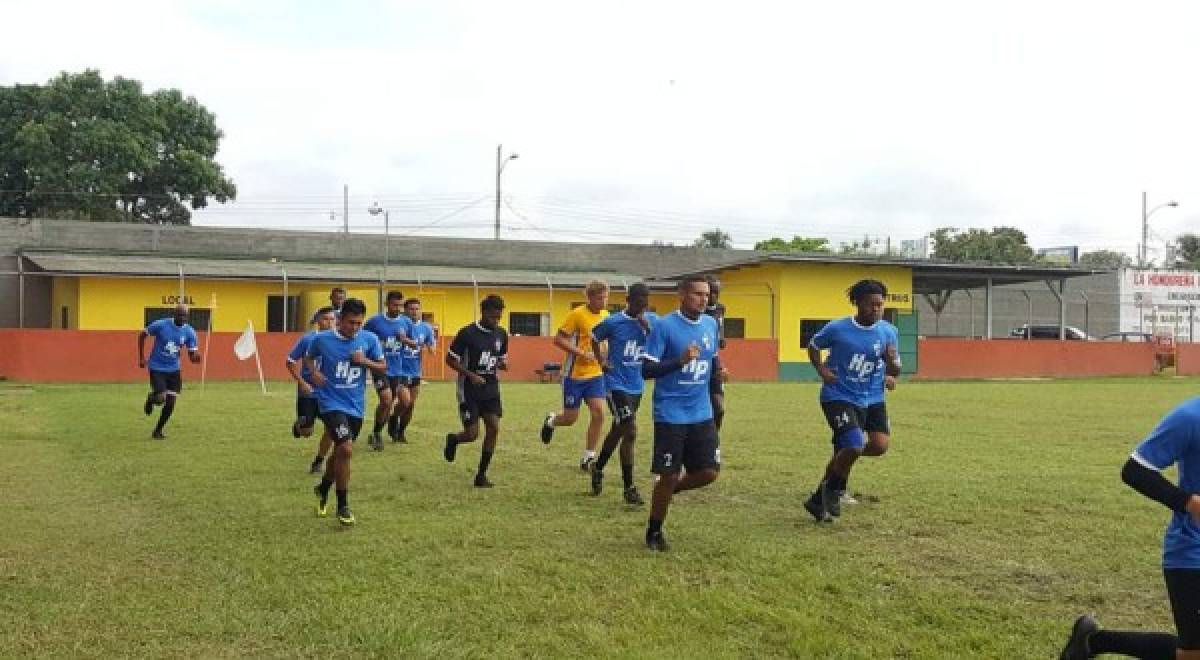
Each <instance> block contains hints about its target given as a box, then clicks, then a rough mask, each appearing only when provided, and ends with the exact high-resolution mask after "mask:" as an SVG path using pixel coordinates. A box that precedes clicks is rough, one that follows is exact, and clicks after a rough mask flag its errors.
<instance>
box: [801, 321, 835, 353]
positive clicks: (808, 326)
mask: <svg viewBox="0 0 1200 660" xmlns="http://www.w3.org/2000/svg"><path fill="white" fill-rule="evenodd" d="M826 323H829V321H828V319H825V320H812V319H810V320H805V321H801V322H800V346H802V347H804V348H808V343H809V342H810V341H812V338H813V335H815V334H817V333H818V332H820V331H821V328H824V327H825V324H826Z"/></svg>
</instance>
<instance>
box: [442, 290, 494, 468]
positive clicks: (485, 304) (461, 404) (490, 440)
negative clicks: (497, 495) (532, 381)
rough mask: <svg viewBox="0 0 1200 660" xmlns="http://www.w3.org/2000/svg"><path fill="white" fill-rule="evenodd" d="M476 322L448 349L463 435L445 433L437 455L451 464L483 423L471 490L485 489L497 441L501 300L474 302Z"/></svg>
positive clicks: (471, 440) (459, 333)
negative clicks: (477, 462) (477, 461)
mask: <svg viewBox="0 0 1200 660" xmlns="http://www.w3.org/2000/svg"><path fill="white" fill-rule="evenodd" d="M479 311H480V315H479V320H478V321H476V322H474V323H471V324H469V325H466V326H463V328H462V329H461V330H459V331H458V334H457V335H455V336H454V341H453V342H452V343H451V344H450V350H449V351H448V352H447V353H446V365H447V366H449V367H450V368H451V369H453V370H454V371H455V372H457V373H458V388H457V393H458V412H459V417H460V418H461V419H462V425H463V430H462V431H461V432H458V433H447V434H446V448H445V450H444V451H443V452H442V456H443V457H444V458H445V459H446V460H447V461H449V462H451V463H453V462H454V457H455V456H456V455H457V452H458V446H459V445H461V444H465V443H468V442H475V439H476V438H478V437H479V420H481V419H482V420H483V425H484V436H483V448H482V451H481V452H480V453H479V469H478V470H477V471H476V472H475V487H476V488H491V487H492V486H493V485H495V484H493V483H492V482H491V481H489V480H488V478H487V470H488V466H489V465H491V462H492V454H494V453H495V452H496V441H497V440H498V439H499V437H500V417H502V416H503V415H504V406H503V405H502V403H501V401H500V379H499V378H498V377H497V375H496V371H497V370H506V369H508V362H507V360H508V332H507V331H505V329H504V328H502V327H500V318H501V316H503V314H504V299H503V298H501V297H500V296H497V295H495V294H492V295H489V296H488V297H486V298H484V299H483V301H482V302H480V303H479Z"/></svg>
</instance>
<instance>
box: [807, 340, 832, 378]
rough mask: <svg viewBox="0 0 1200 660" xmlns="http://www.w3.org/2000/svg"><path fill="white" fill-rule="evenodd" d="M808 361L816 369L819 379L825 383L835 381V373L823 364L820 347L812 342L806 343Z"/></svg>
mask: <svg viewBox="0 0 1200 660" xmlns="http://www.w3.org/2000/svg"><path fill="white" fill-rule="evenodd" d="M808 361H809V362H811V363H812V366H813V368H814V369H816V370H817V375H818V376H820V377H821V380H822V381H824V382H825V384H826V385H832V384H834V383H836V382H837V379H838V377H837V374H835V373H833V370H832V369H830V368H829V367H827V366H825V362H824V360H822V359H821V349H819V348H817V347H816V346H813V345H812V344H809V345H808Z"/></svg>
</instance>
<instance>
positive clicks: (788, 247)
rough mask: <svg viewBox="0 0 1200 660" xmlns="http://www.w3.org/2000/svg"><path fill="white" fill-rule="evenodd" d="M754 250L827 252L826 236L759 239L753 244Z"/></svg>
mask: <svg viewBox="0 0 1200 660" xmlns="http://www.w3.org/2000/svg"><path fill="white" fill-rule="evenodd" d="M754 249H755V250H762V251H764V252H829V251H830V249H829V239H828V238H806V237H804V236H792V240H790V241H785V240H783V239H782V238H778V237H775V238H769V239H767V240H765V241H759V242H757V243H755V244H754Z"/></svg>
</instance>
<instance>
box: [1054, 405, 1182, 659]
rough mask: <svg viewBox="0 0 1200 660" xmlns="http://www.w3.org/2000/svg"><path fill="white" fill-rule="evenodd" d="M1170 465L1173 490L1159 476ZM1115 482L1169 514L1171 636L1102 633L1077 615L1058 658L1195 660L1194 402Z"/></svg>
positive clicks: (1167, 422)
mask: <svg viewBox="0 0 1200 660" xmlns="http://www.w3.org/2000/svg"><path fill="white" fill-rule="evenodd" d="M1172 465H1178V467H1179V485H1175V484H1173V483H1171V482H1170V481H1168V480H1167V479H1166V477H1164V476H1163V475H1162V473H1161V472H1162V470H1165V469H1167V468H1168V467H1170V466H1172ZM1121 480H1122V481H1124V482H1125V483H1126V484H1128V485H1129V486H1130V487H1132V488H1133V489H1134V490H1136V491H1137V492H1139V493H1141V494H1142V495H1144V496H1146V497H1148V498H1150V499H1152V500H1154V501H1155V502H1158V503H1159V504H1162V505H1163V506H1165V507H1167V508H1168V509H1170V510H1171V511H1172V514H1171V522H1170V523H1169V524H1168V525H1167V532H1166V535H1165V537H1164V539H1163V578H1164V580H1165V581H1166V583H1167V597H1168V599H1169V600H1170V602H1171V612H1172V614H1174V618H1175V634H1174V635H1172V634H1170V633H1157V632H1131V631H1118V630H1103V629H1101V628H1100V626H1099V624H1097V623H1096V620H1095V619H1093V618H1092V617H1090V616H1081V617H1079V618H1078V619H1077V620H1076V621H1075V626H1074V628H1073V629H1072V630H1071V637H1070V639H1069V640H1068V641H1067V645H1066V647H1065V648H1064V649H1063V651H1062V654H1061V655H1060V656H1059V657H1060V658H1062V660H1082V659H1083V658H1091V657H1094V656H1096V655H1099V654H1101V653H1118V654H1121V655H1127V656H1130V657H1134V658H1162V659H1163V660H1171V659H1177V660H1200V398H1195V399H1190V400H1188V401H1185V402H1184V403H1183V404H1181V405H1180V406H1179V407H1177V408H1175V409H1174V410H1172V411H1171V412H1169V413H1167V416H1166V417H1164V418H1163V419H1162V421H1160V422H1159V423H1158V426H1156V427H1155V428H1154V430H1153V431H1151V432H1150V435H1149V436H1148V437H1147V438H1146V439H1145V440H1143V441H1142V442H1141V444H1139V445H1138V446H1137V447H1136V448H1135V449H1134V450H1133V455H1132V456H1130V457H1129V460H1127V461H1125V466H1124V467H1123V468H1122V469H1121Z"/></svg>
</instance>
